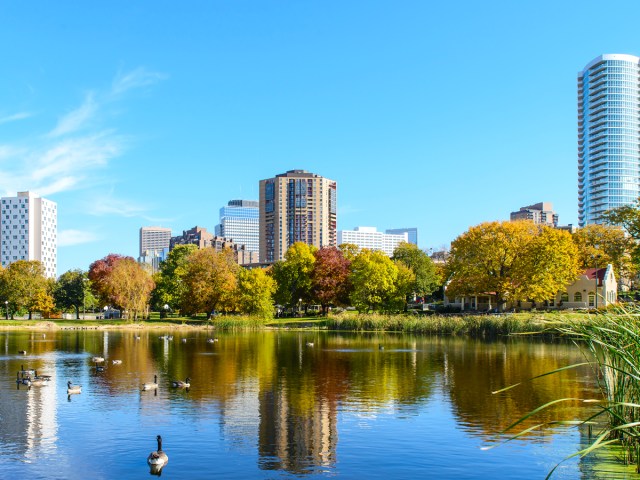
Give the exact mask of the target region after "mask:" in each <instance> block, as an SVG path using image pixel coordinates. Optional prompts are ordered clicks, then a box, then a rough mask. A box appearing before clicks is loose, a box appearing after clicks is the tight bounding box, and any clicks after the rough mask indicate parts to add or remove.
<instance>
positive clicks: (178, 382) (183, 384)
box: [171, 377, 191, 388]
mask: <svg viewBox="0 0 640 480" xmlns="http://www.w3.org/2000/svg"><path fill="white" fill-rule="evenodd" d="M190 382H191V379H190V378H189V377H187V378H185V380H184V382H183V381H182V380H174V381H173V382H171V386H172V387H175V388H189V387H190V386H191V383H190Z"/></svg>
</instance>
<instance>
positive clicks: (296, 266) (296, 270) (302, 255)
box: [271, 242, 317, 305]
mask: <svg viewBox="0 0 640 480" xmlns="http://www.w3.org/2000/svg"><path fill="white" fill-rule="evenodd" d="M316 250H317V249H316V247H314V246H313V245H307V244H306V243H303V242H296V243H294V244H293V245H291V246H290V247H289V249H288V250H287V253H285V255H284V260H282V261H279V262H276V263H275V264H274V265H273V267H272V269H271V274H272V275H273V278H274V280H275V281H276V294H275V300H276V302H278V303H279V304H281V305H293V304H296V303H297V302H298V300H299V299H301V300H302V302H303V303H304V304H305V305H306V304H308V303H309V301H310V300H311V275H312V273H313V267H314V264H315V261H316V257H315V256H314V252H315V251H316Z"/></svg>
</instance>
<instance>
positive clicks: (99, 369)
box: [96, 363, 104, 372]
mask: <svg viewBox="0 0 640 480" xmlns="http://www.w3.org/2000/svg"><path fill="white" fill-rule="evenodd" d="M96 372H104V367H103V366H102V365H98V364H97V363H96Z"/></svg>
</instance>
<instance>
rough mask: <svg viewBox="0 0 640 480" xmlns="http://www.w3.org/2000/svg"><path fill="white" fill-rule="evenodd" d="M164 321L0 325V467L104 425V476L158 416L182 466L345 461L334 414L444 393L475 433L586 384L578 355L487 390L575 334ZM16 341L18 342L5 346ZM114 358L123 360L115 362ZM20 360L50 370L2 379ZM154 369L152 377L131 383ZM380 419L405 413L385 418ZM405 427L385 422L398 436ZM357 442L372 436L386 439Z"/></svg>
mask: <svg viewBox="0 0 640 480" xmlns="http://www.w3.org/2000/svg"><path fill="white" fill-rule="evenodd" d="M166 333H167V332H157V331H144V332H128V331H111V332H106V331H105V332H102V331H63V332H51V333H47V335H46V337H42V334H37V333H23V332H20V333H4V334H3V336H4V337H5V338H4V339H2V341H1V342H0V345H3V346H4V348H3V349H4V356H3V357H2V358H1V359H0V375H2V376H3V378H5V379H6V381H5V382H3V383H2V388H0V418H1V419H2V429H0V468H5V467H6V468H8V469H9V470H8V471H10V470H11V468H15V467H11V465H12V462H11V461H13V460H21V461H23V462H35V460H36V458H37V457H38V456H40V457H47V456H54V455H57V457H58V458H60V457H62V458H63V459H65V458H67V459H69V458H75V457H77V456H78V455H82V456H83V459H84V460H85V461H86V462H88V463H90V462H91V461H92V460H93V459H95V460H96V461H98V460H97V459H96V458H95V456H96V455H97V454H96V453H95V452H94V451H93V450H92V448H91V443H92V442H94V441H95V442H96V443H99V444H101V445H103V444H105V445H110V443H109V442H108V441H107V440H108V439H110V438H111V437H116V438H118V442H117V443H115V444H114V445H113V447H105V448H112V450H113V451H110V452H108V453H109V454H110V455H111V457H112V458H118V459H120V458H122V462H113V465H104V466H100V467H96V468H100V469H101V470H100V472H101V473H100V475H103V476H106V477H109V478H112V477H114V476H117V475H118V469H119V468H123V469H124V468H125V467H127V468H132V467H131V465H132V461H130V460H126V457H125V454H126V452H128V451H130V450H135V449H136V448H138V445H139V448H140V449H142V448H143V445H142V444H141V443H139V442H140V440H138V437H140V436H142V435H139V433H140V432H139V430H142V431H143V433H145V435H146V434H147V430H151V429H152V428H153V429H157V428H162V429H165V430H166V431H167V435H171V436H172V438H173V441H172V445H174V444H175V445H176V449H182V452H181V455H180V454H178V455H175V454H174V455H172V463H175V465H173V468H176V470H178V469H179V468H181V469H180V470H179V471H181V472H182V473H183V474H184V475H187V474H188V472H189V468H192V467H191V465H190V464H191V463H194V462H193V460H194V458H195V457H196V456H197V455H198V453H197V452H198V451H200V450H201V449H211V450H212V451H213V449H212V445H217V446H218V448H220V449H221V450H222V451H223V452H224V450H225V449H231V450H232V451H233V452H235V453H236V454H237V455H239V456H241V457H242V458H250V457H251V455H250V454H249V453H248V452H251V451H253V452H254V453H255V454H256V455H257V461H255V460H254V466H253V468H254V469H255V470H252V469H251V467H250V465H249V464H248V463H247V464H245V465H244V466H243V469H242V470H241V471H240V472H237V473H238V475H237V476H238V478H243V477H251V476H256V475H257V472H265V474H267V475H268V472H270V471H274V470H275V471H282V472H288V473H291V474H294V475H301V474H303V475H305V474H306V475H313V474H322V473H323V472H324V473H326V472H333V473H335V471H336V470H338V471H340V470H342V471H343V472H345V471H348V469H349V468H352V467H351V463H350V462H355V461H354V460H352V457H354V454H353V453H352V451H351V450H352V449H355V448H359V446H356V445H354V444H353V443H352V442H354V440H353V439H354V438H356V436H358V435H361V434H362V435H364V434H363V433H361V431H360V430H358V429H356V430H355V431H354V430H353V429H351V428H347V427H344V428H343V427H341V425H343V424H345V422H344V421H342V423H341V418H344V417H346V416H350V415H355V416H358V417H359V418H360V419H368V420H366V422H365V421H364V420H362V421H360V423H359V425H362V424H364V423H367V422H368V423H367V425H369V428H373V427H377V422H378V421H382V420H381V419H383V418H384V416H388V415H391V416H392V417H393V418H395V419H396V420H397V421H398V422H401V421H403V420H404V419H406V418H410V419H411V418H413V419H416V420H419V419H420V417H421V416H423V415H425V412H426V411H427V410H428V409H429V408H430V406H432V405H439V404H443V405H446V408H447V409H448V410H449V411H450V412H451V414H452V416H453V419H454V421H455V422H456V425H455V426H454V428H456V429H457V428H460V429H462V430H463V431H465V432H468V433H469V434H470V435H472V436H479V437H481V438H482V440H486V439H490V438H493V437H495V435H496V434H497V433H498V432H500V431H501V430H502V429H503V428H504V427H505V426H506V425H508V424H509V423H510V422H512V421H513V420H514V419H516V418H518V417H520V416H522V415H524V414H525V413H528V412H529V411H531V410H532V409H533V408H535V407H537V406H539V405H541V404H543V403H546V402H548V401H550V400H552V399H555V398H560V397H578V398H586V397H590V396H592V395H593V381H592V379H591V377H590V371H589V370H587V369H584V368H583V369H577V370H570V371H567V372H563V373H562V374H558V375H552V376H549V377H544V378H541V379H539V380H536V381H535V382H533V383H525V384H523V385H522V386H521V387H519V388H516V389H513V390H510V391H509V392H506V393H504V394H500V395H492V394H491V392H492V391H493V390H497V389H500V388H503V387H504V386H506V385H510V384H513V383H517V382H520V381H522V380H526V379H527V378H530V377H533V376H535V375H538V374H540V373H543V372H546V371H551V370H554V369H556V368H559V367H561V366H564V365H567V364H570V363H575V362H578V361H581V356H580V353H579V352H578V350H577V349H576V348H575V347H573V346H572V345H566V344H560V343H548V342H540V341H522V340H520V341H518V340H509V341H504V342H495V343H487V342H481V341H473V340H464V339H455V338H430V337H417V336H411V335H374V334H371V335H355V334H354V335H350V334H329V333H324V332H323V333H319V332H300V333H296V332H284V331H277V332H260V333H242V334H223V333H219V334H217V335H216V337H217V338H218V341H217V342H208V341H207V339H209V338H212V337H211V334H210V333H208V332H204V331H202V332H198V331H186V332H181V333H176V332H172V335H174V336H175V338H174V339H173V340H169V338H168V337H167V335H166ZM159 336H162V337H163V338H159ZM183 339H186V340H187V341H186V342H183V341H182V340H183ZM20 348H26V349H27V350H28V351H29V352H30V353H29V354H28V355H27V356H26V357H25V356H18V355H17V354H12V352H17V351H18V350H19V349H20ZM96 355H100V356H102V357H104V359H105V362H104V370H103V371H98V369H96V368H95V365H94V364H93V362H92V357H94V356H96ZM113 359H119V360H122V363H121V364H118V365H114V364H113V363H112V360H113ZM21 364H24V366H25V368H34V369H37V370H38V371H39V372H40V371H42V373H46V374H50V375H52V376H53V379H52V381H51V383H50V385H47V386H44V387H42V388H34V389H31V390H27V388H26V387H24V386H23V387H21V386H20V385H19V384H18V388H17V389H14V388H9V386H10V385H11V386H12V385H13V382H15V377H14V375H15V372H17V371H18V370H19V369H20V368H21V367H20V365H21ZM154 375H157V384H158V388H157V389H156V388H154V389H152V390H149V391H144V390H142V385H143V384H144V383H145V382H147V383H148V382H150V379H152V378H154ZM187 377H190V383H191V385H190V388H189V389H175V388H171V381H172V380H173V379H176V378H178V379H184V378H187ZM9 379H11V382H12V383H9ZM69 380H70V381H72V382H73V383H78V384H81V385H83V391H82V394H81V395H75V396H73V398H72V397H71V396H69V397H68V398H67V395H66V383H67V381H69ZM65 405H66V406H65ZM575 407H576V406H575V405H565V406H563V407H562V410H558V409H556V410H555V411H553V410H549V411H545V412H544V413H543V414H542V418H540V417H539V418H538V419H537V420H536V423H537V422H538V421H539V420H550V419H552V418H555V419H557V418H560V417H561V418H564V419H569V418H575V416H576V408H575ZM404 421H406V420H404ZM532 421H533V420H532ZM363 422H364V423H363ZM216 426H217V428H216ZM526 426H528V425H527V424H525V425H523V428H526ZM388 428H392V429H394V428H401V429H405V428H407V426H406V424H401V426H400V427H398V426H397V425H396V424H395V423H394V424H393V425H392V426H391V427H388ZM155 433H157V432H155ZM365 433H366V432H365ZM404 433H406V432H404V431H403V430H398V431H397V435H398V436H402V435H403V434H404ZM553 433H554V432H553V431H550V430H547V431H543V432H540V433H539V434H537V435H536V436H535V437H532V438H530V439H528V440H527V442H531V441H532V440H534V441H537V442H548V441H551V439H552V436H553ZM412 434H414V435H417V433H416V432H415V431H413V432H412ZM441 434H442V436H443V438H442V439H439V440H441V441H442V442H443V445H445V446H446V445H447V443H446V442H447V441H448V440H447V436H448V435H449V433H448V432H441ZM163 436H164V434H163ZM147 438H148V436H147ZM398 438H400V437H398ZM452 438H453V437H452ZM339 439H340V441H341V442H343V443H341V444H340V449H338V445H339ZM402 440H404V438H402ZM368 441H369V442H370V445H374V444H375V442H378V441H379V442H384V441H385V440H384V439H382V438H375V437H373V438H369V439H368ZM221 445H224V446H221ZM470 445H476V446H475V447H474V448H475V449H476V450H474V452H473V455H475V456H478V455H480V454H479V453H478V452H477V450H478V448H477V444H476V443H470ZM384 448H386V449H391V451H390V452H389V453H391V454H394V455H408V454H409V452H407V451H406V449H405V451H400V450H399V449H398V450H394V449H395V448H398V447H397V446H396V445H394V444H393V443H391V445H389V444H385V445H384ZM469 448H471V447H469ZM56 450H57V453H56ZM178 451H179V450H178ZM147 452H148V450H147ZM339 452H343V456H344V458H343V459H341V458H340V457H339ZM423 453H424V452H421V456H420V457H418V456H417V455H418V452H416V458H412V459H411V461H412V462H415V465H416V467H415V468H420V466H423V467H426V464H425V465H423V463H421V462H429V461H433V460H429V459H428V456H425V455H424V454H423ZM173 459H175V461H174V460H173ZM556 460H560V459H559V458H558V459H556ZM476 461H477V460H476ZM492 461H493V462H495V458H492ZM181 462H182V463H183V465H182V466H181V467H179V465H180V464H181ZM195 463H197V462H195ZM61 464H62V465H64V464H65V463H64V462H62V463H61ZM389 465H390V466H389V467H388V468H392V467H391V466H392V463H389ZM34 468H35V467H34ZM136 468H137V467H136ZM353 468H355V467H353ZM365 468H366V465H365ZM393 468H399V467H397V466H393ZM396 471H397V470H396ZM234 472H235V471H234ZM68 473H69V472H68ZM150 473H151V474H157V475H159V474H160V473H161V471H160V470H159V471H157V472H154V471H153V470H152V471H150ZM388 473H389V472H388ZM381 474H382V472H381ZM69 475H70V476H68V477H67V478H74V476H73V474H72V473H69ZM100 475H98V476H100ZM194 475H195V476H192V478H199V477H198V476H197V474H194ZM347 476H348V475H347ZM507 477H508V475H507Z"/></svg>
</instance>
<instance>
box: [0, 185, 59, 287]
mask: <svg viewBox="0 0 640 480" xmlns="http://www.w3.org/2000/svg"><path fill="white" fill-rule="evenodd" d="M0 215H1V217H2V228H1V229H0V238H1V240H2V245H1V246H0V257H1V259H2V266H3V267H5V268H6V267H7V266H8V265H10V264H11V263H13V262H15V261H16V260H39V261H40V262H42V264H43V265H44V272H45V275H46V276H47V277H48V278H56V276H57V268H58V206H57V204H56V203H55V202H52V201H51V200H47V199H46V198H41V197H39V196H37V195H35V194H33V193H31V192H18V195H17V196H15V197H2V204H1V209H0Z"/></svg>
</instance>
